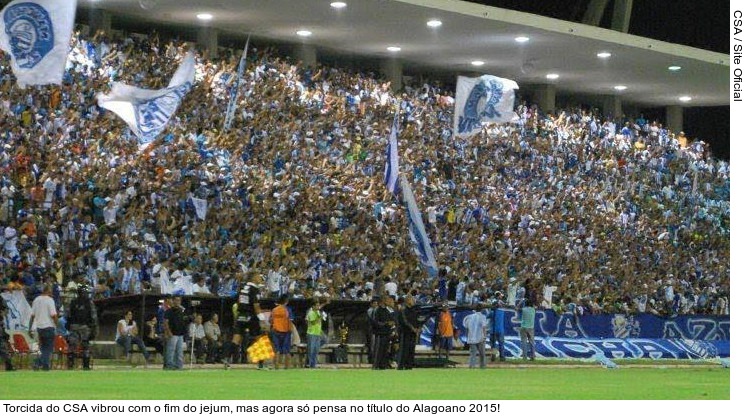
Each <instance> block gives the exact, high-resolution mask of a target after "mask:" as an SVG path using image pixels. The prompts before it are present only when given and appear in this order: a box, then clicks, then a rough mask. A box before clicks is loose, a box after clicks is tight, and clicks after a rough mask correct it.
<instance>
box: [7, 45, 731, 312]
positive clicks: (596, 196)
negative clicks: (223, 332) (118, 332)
mask: <svg viewBox="0 0 744 418" xmlns="http://www.w3.org/2000/svg"><path fill="white" fill-rule="evenodd" d="M187 48H188V46H186V45H181V44H178V43H176V42H174V41H161V40H160V39H159V38H158V36H157V35H156V34H153V35H151V36H147V37H139V36H131V37H126V38H124V39H119V40H114V39H111V38H109V37H108V36H106V35H105V34H102V33H99V34H96V36H94V37H91V38H87V37H83V36H80V35H79V34H76V35H75V36H74V38H73V48H72V51H71V53H70V57H69V61H68V68H67V71H66V73H65V81H64V84H63V85H62V86H50V87H43V88H29V89H26V90H22V89H19V88H18V87H17V86H15V83H14V80H13V76H12V74H11V71H10V69H9V62H8V58H7V57H6V56H4V57H2V59H1V60H0V66H1V67H2V68H0V78H1V80H0V101H1V103H0V124H2V126H3V130H2V132H0V148H1V149H0V174H1V175H2V184H1V185H0V188H1V190H0V195H1V196H0V199H1V200H0V227H2V234H1V235H2V236H0V249H1V251H0V281H2V282H3V283H5V284H9V285H10V286H11V287H16V286H17V287H21V286H22V287H23V288H24V289H25V290H26V292H27V295H28V297H29V300H31V299H33V297H34V296H36V295H37V294H39V293H40V292H41V288H42V286H43V283H44V282H51V283H53V284H55V285H56V287H57V290H56V296H57V299H58V300H59V294H60V293H61V292H64V291H65V290H66V289H68V288H74V287H75V285H76V281H77V282H80V281H88V282H89V283H90V285H91V286H93V289H94V292H95V297H96V298H105V297H110V296H113V295H117V294H127V293H140V292H142V291H153V292H160V293H186V294H191V293H192V292H196V293H211V294H215V295H230V296H233V295H235V292H236V291H237V290H238V289H239V288H240V286H241V282H245V281H246V280H247V277H248V276H249V275H252V274H254V273H260V274H261V275H263V277H264V282H263V288H262V289H263V292H264V296H266V297H278V296H279V295H281V294H285V293H288V294H289V295H290V296H291V297H295V298H310V297H321V298H330V299H353V300H370V299H371V298H372V296H374V295H379V294H381V293H382V292H387V293H390V294H392V295H394V296H403V295H408V294H410V295H413V296H414V297H415V298H416V301H418V302H420V303H432V302H435V301H440V300H444V299H448V300H450V301H453V302H454V303H458V304H476V303H478V302H492V301H494V300H496V299H498V298H500V297H504V298H505V301H506V303H508V304H511V305H513V304H516V303H517V301H518V300H519V299H523V298H525V297H529V298H531V299H533V301H534V303H535V304H536V305H537V306H541V307H543V308H553V309H556V310H557V311H565V310H576V311H578V312H583V313H587V314H589V313H600V312H618V313H620V312H651V313H657V314H659V315H672V314H687V313H690V314H691V313H698V314H728V295H729V289H730V270H729V258H730V250H729V231H730V227H729V219H730V218H729V217H730V203H729V165H728V163H726V162H724V161H719V160H716V159H714V158H713V157H712V156H711V155H710V153H709V152H708V149H707V145H706V144H705V143H704V142H702V141H697V140H695V141H690V143H689V144H687V140H686V139H682V138H681V135H683V134H682V133H673V132H669V131H668V130H667V129H666V128H665V127H664V126H662V125H661V124H660V123H658V122H657V121H647V120H645V119H644V118H643V117H639V118H638V119H633V118H629V117H623V118H620V119H610V118H605V117H602V115H601V114H600V113H599V112H598V111H597V110H595V109H591V110H586V109H584V110H582V109H566V110H565V111H558V112H555V113H553V114H551V113H545V112H541V111H540V110H539V109H537V108H536V106H534V105H532V106H531V105H528V104H526V103H521V104H519V105H518V107H517V109H516V111H517V113H518V116H519V118H518V120H516V121H515V122H514V123H510V124H504V125H498V126H491V127H489V128H487V129H484V131H483V132H482V134H480V135H478V136H476V137H474V138H471V139H468V140H463V139H460V138H455V137H453V134H452V126H451V124H452V120H453V109H454V97H452V96H451V94H449V93H448V92H447V91H446V90H445V89H443V88H441V87H438V86H437V85H436V84H433V85H428V84H427V85H423V86H421V87H418V88H413V87H406V88H405V89H404V90H403V91H401V92H393V91H391V89H390V84H389V83H388V82H385V81H384V80H381V79H379V78H377V77H376V76H375V75H373V74H364V73H358V72H353V71H347V70H344V69H337V68H330V67H327V66H323V65H321V66H319V67H317V68H315V69H307V68H304V67H303V66H302V65H301V64H296V63H292V62H291V61H290V60H288V59H286V58H282V57H280V56H278V55H277V54H275V53H274V52H273V51H272V50H270V49H269V50H256V49H253V50H251V51H250V54H249V60H248V61H249V62H248V66H247V71H246V73H245V76H244V77H245V83H244V84H243V90H244V91H242V92H241V100H240V102H239V106H238V111H237V114H236V117H235V121H234V123H233V128H231V129H230V130H228V131H226V132H222V124H223V120H224V113H225V109H226V107H227V100H228V96H229V92H230V89H231V88H234V87H233V86H234V85H235V84H236V82H235V81H236V80H235V78H236V76H235V68H236V67H237V63H238V60H239V53H238V54H237V55H236V54H232V53H224V54H223V56H221V57H220V58H219V59H216V60H206V59H202V58H200V57H198V58H197V77H196V78H197V82H196V84H195V86H194V88H193V90H192V91H191V93H189V94H188V95H187V96H186V98H185V99H184V102H183V103H182V104H181V107H180V109H179V111H178V112H177V114H176V116H175V117H174V119H173V120H172V121H171V123H170V124H169V126H168V128H167V130H166V132H165V134H164V135H163V136H162V138H161V139H160V140H158V141H156V142H155V143H153V144H152V145H150V146H149V147H147V148H146V149H144V150H140V149H139V148H138V144H137V140H136V138H135V137H134V136H133V135H132V134H131V133H130V132H129V129H128V127H127V126H126V125H125V124H124V123H123V122H122V121H121V120H119V119H118V118H117V117H116V116H115V115H114V114H112V113H110V112H106V111H104V110H103V109H101V108H99V107H98V106H97V104H96V94H97V93H99V92H105V91H107V90H108V89H109V88H110V85H111V83H112V82H114V81H121V82H125V83H128V84H132V85H137V86H140V87H144V88H161V87H164V85H165V84H167V80H168V78H169V77H170V75H171V74H173V72H174V70H175V68H176V67H177V66H178V64H179V63H180V61H181V58H182V57H183V56H184V54H185V51H186V50H187ZM397 112H398V113H399V115H400V117H399V120H400V133H399V136H398V140H399V150H400V161H401V172H403V173H406V174H407V175H408V177H409V179H410V180H411V184H412V187H413V189H414V194H415V195H416V198H417V200H418V202H419V207H420V208H421V209H422V215H423V217H424V221H425V223H426V225H427V230H428V233H429V237H430V239H431V241H432V245H433V249H434V253H435V254H436V258H437V262H438V263H439V265H440V267H441V268H442V273H441V275H440V277H439V278H428V277H426V275H425V273H424V272H423V270H422V269H421V268H420V267H419V263H418V260H417V257H416V256H415V254H414V253H413V252H412V250H411V245H410V239H409V237H408V223H407V219H406V214H405V209H404V208H403V205H402V204H401V203H399V202H398V200H397V198H396V197H395V196H392V195H390V194H389V193H388V192H387V191H386V189H385V187H384V183H383V171H384V166H385V159H386V152H385V150H386V145H387V140H388V136H389V134H390V128H391V126H392V123H393V120H394V116H395V114H396V113H397ZM680 142H682V143H683V144H686V145H687V146H686V147H682V146H680Z"/></svg>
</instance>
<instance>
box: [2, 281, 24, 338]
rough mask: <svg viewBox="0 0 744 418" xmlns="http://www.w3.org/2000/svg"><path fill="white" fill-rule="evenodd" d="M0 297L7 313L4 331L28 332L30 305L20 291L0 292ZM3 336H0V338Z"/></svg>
mask: <svg viewBox="0 0 744 418" xmlns="http://www.w3.org/2000/svg"><path fill="white" fill-rule="evenodd" d="M0 297H2V298H3V299H5V304H6V305H7V306H8V311H7V312H6V313H5V329H6V330H8V332H10V331H28V323H29V321H30V320H31V305H29V304H28V302H27V301H26V296H24V295H23V291H22V290H14V291H13V292H2V293H0ZM2 337H3V336H2V335H0V338H2Z"/></svg>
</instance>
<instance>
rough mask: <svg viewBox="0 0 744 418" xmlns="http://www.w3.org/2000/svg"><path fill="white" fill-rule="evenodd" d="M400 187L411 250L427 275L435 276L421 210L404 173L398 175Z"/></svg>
mask: <svg viewBox="0 0 744 418" xmlns="http://www.w3.org/2000/svg"><path fill="white" fill-rule="evenodd" d="M400 187H401V191H402V192H403V203H404V204H405V205H406V212H407V214H408V231H409V235H410V236H411V243H412V244H413V251H414V252H415V253H416V255H417V256H418V257H419V261H420V262H421V265H422V266H423V267H424V269H425V270H426V272H427V273H428V275H429V277H436V275H437V273H438V269H437V262H436V260H435V259H434V252H433V251H432V249H431V243H430V242H429V237H428V236H427V235H426V229H425V228H424V222H423V221H422V220H421V212H420V211H419V208H418V205H417V204H416V199H415V198H414V196H413V191H412V190H411V185H410V184H408V180H407V179H406V176H405V175H401V176H400Z"/></svg>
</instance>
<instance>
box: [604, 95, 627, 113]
mask: <svg viewBox="0 0 744 418" xmlns="http://www.w3.org/2000/svg"><path fill="white" fill-rule="evenodd" d="M602 99H603V100H602V113H604V115H605V117H608V118H609V117H612V118H619V117H621V116H623V102H622V100H620V96H615V95H608V96H603V98H602Z"/></svg>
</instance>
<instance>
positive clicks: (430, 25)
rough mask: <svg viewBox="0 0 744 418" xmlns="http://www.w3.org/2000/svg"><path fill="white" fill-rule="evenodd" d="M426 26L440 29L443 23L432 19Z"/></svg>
mask: <svg viewBox="0 0 744 418" xmlns="http://www.w3.org/2000/svg"><path fill="white" fill-rule="evenodd" d="M426 26H428V27H430V28H438V27H440V26H442V21H441V20H437V19H431V20H430V21H428V22H426Z"/></svg>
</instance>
